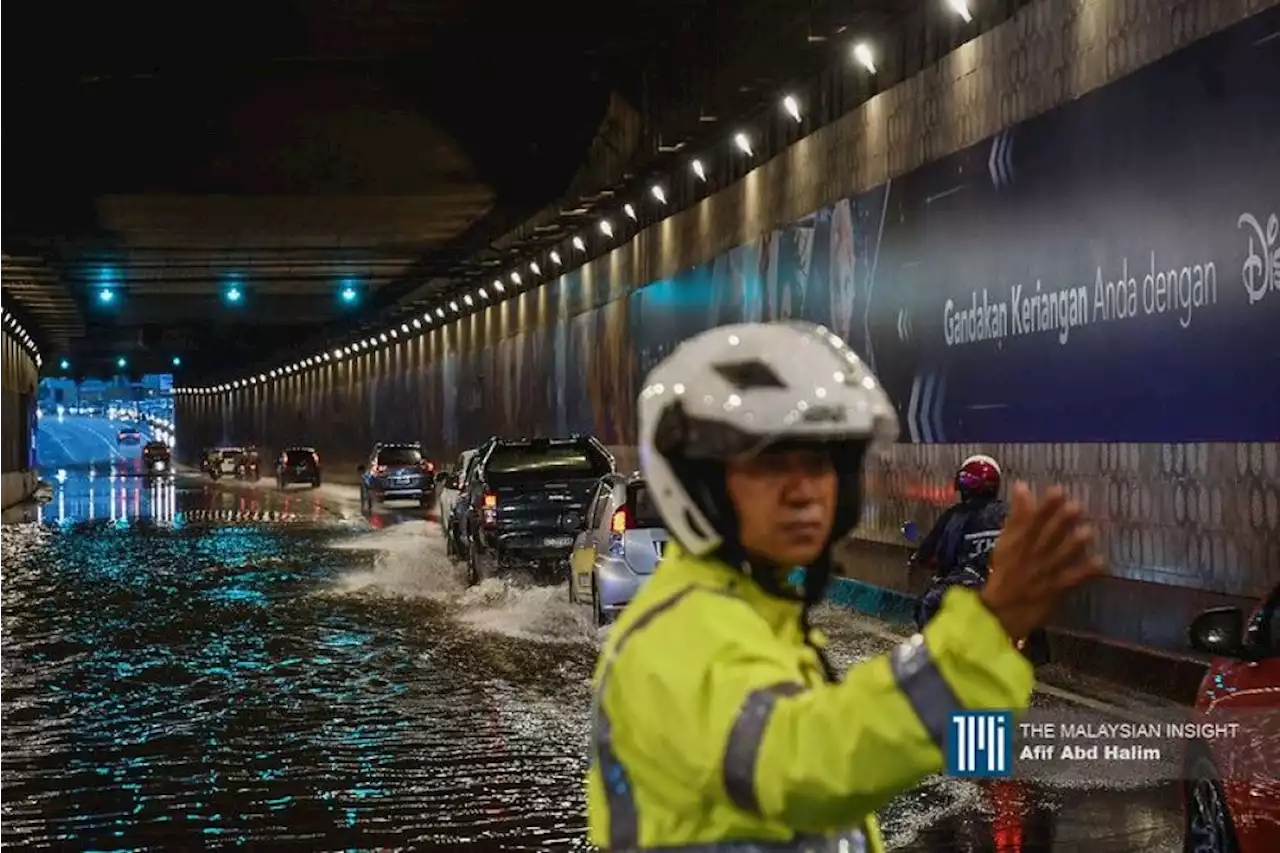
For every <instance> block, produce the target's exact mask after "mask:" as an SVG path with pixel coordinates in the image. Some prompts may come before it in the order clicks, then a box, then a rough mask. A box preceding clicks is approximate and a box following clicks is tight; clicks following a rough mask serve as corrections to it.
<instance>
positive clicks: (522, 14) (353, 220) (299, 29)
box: [3, 0, 803, 376]
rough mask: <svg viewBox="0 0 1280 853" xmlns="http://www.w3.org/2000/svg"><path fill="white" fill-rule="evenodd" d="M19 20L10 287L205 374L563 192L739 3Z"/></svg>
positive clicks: (116, 345)
mask: <svg viewBox="0 0 1280 853" xmlns="http://www.w3.org/2000/svg"><path fill="white" fill-rule="evenodd" d="M757 5H770V4H769V3H767V2H766V3H763V4H757ZM773 5H776V4H773ZM802 5H803V4H802ZM745 8H746V7H745V6H744V9H745ZM802 12H803V9H802ZM737 15H738V18H739V19H740V21H739V24H740V25H743V26H747V25H749V17H750V16H749V14H748V13H747V12H745V11H743V10H738V12H737ZM6 20H7V21H8V26H7V27H6V28H5V36H6V44H5V47H6V48H7V53H8V56H9V58H10V59H11V62H10V63H8V64H7V66H6V70H7V71H9V73H8V74H7V75H6V78H7V79H6V86H5V95H6V101H7V103H6V109H5V117H6V119H7V122H8V128H7V131H8V133H7V139H6V140H5V143H6V152H5V166H6V167H7V168H6V175H5V177H6V179H7V180H6V186H5V191H6V192H5V205H4V243H3V249H4V259H3V261H4V290H5V297H6V307H10V308H11V310H12V309H14V306H15V305H16V309H17V310H21V311H22V312H23V314H24V315H25V316H27V317H28V318H30V319H32V320H33V321H34V323H35V325H37V326H39V327H40V328H41V329H42V330H43V332H44V333H45V335H46V338H47V340H46V341H45V345H46V347H47V348H49V349H50V350H51V353H57V354H58V355H59V356H60V357H66V358H69V359H70V360H71V361H73V363H74V364H75V368H74V369H76V370H77V371H84V372H103V371H105V370H108V369H110V366H111V365H112V364H113V363H114V360H115V358H116V357H117V356H119V355H122V354H123V355H127V356H128V357H129V358H130V359H131V360H132V366H133V368H134V369H135V370H144V369H154V368H156V367H159V366H163V365H167V364H169V361H170V359H171V358H172V357H173V356H174V355H179V356H181V357H182V358H183V360H184V367H183V369H184V371H187V372H189V373H190V374H191V375H192V376H197V375H200V374H201V373H205V372H209V371H216V370H221V369H225V368H226V367H227V366H228V363H229V362H238V363H240V364H243V363H250V362H252V361H254V360H256V359H259V358H263V357H265V356H266V355H268V354H269V353H270V352H272V351H273V350H274V349H278V348H284V347H289V346H292V345H294V344H296V343H297V342H299V341H301V340H303V339H308V338H314V337H315V336H316V335H317V334H321V333H323V332H324V331H325V330H326V329H327V328H336V327H337V326H338V325H339V324H342V323H346V322H348V321H349V319H352V318H350V315H352V314H359V313H360V312H361V311H362V310H369V306H371V305H373V304H377V303H381V304H385V303H386V302H387V299H388V298H391V299H394V298H396V296H397V294H398V293H400V292H408V290H409V289H411V287H412V286H413V283H412V282H410V281H408V280H407V279H408V278H409V277H410V272H411V271H412V274H413V276H415V277H418V278H419V279H420V277H421V276H422V274H423V270H424V269H428V270H429V269H430V262H431V259H432V258H433V257H436V256H447V255H452V256H454V257H456V256H457V254H458V253H459V252H460V251H475V250H476V249H479V248H482V247H483V246H484V245H485V241H487V240H491V239H492V238H493V236H495V235H494V233H493V228H492V223H493V222H495V221H498V220H500V221H503V222H510V221H511V216H512V212H513V211H517V212H525V215H527V214H528V213H532V212H533V211H534V210H536V209H537V207H539V206H540V205H543V204H545V203H547V202H549V201H551V200H552V199H554V198H555V197H557V196H558V194H560V193H562V192H563V191H564V189H565V187H566V184H567V183H568V181H569V179H570V178H571V176H572V175H573V173H574V171H575V169H576V168H577V167H578V166H579V165H580V164H581V162H582V159H583V156H584V153H585V151H586V149H587V147H588V145H589V144H590V142H591V140H592V138H593V137H594V136H595V133H596V130H597V127H598V126H599V124H600V121H601V119H602V116H603V114H604V110H605V106H606V104H607V101H608V98H609V95H610V93H611V92H616V93H619V94H621V95H622V96H623V97H624V98H627V99H628V100H629V101H630V102H633V103H636V104H640V105H642V104H643V102H644V101H645V100H646V92H647V90H648V87H649V86H650V85H652V84H653V79H652V75H653V74H654V69H655V67H656V68H659V69H661V68H664V67H665V68H669V69H678V68H679V67H680V66H681V64H682V63H684V64H686V65H690V64H692V65H706V64H707V62H708V61H715V57H711V58H710V60H709V59H708V57H706V56H698V55H697V54H698V51H699V46H700V45H702V44H704V43H706V38H705V37H706V36H707V34H708V33H712V32H714V31H716V29H717V28H720V29H723V28H724V26H725V21H726V15H725V12H724V10H722V9H717V8H716V4H714V3H712V2H710V0H618V2H614V3H610V4H605V5H600V4H595V3H587V2H584V0H562V1H561V2H557V3H551V4H527V3H498V2H485V0H426V1H425V2H424V0H366V2H363V3H352V2H347V0H318V2H302V0H295V2H270V0H254V2H245V0H232V2H230V3H222V4H216V5H213V6H200V7H193V6H191V5H190V4H182V3H178V4H174V3H160V2H154V0H152V2H140V3H133V4H124V5H120V4H78V3H77V4H73V3H70V2H65V0H47V2H41V3H30V4H22V5H21V6H19V7H15V9H14V10H11V12H10V13H9V15H8V16H7V18H6ZM655 57H661V61H660V62H655ZM646 67H647V68H648V72H647V73H645V72H644V71H643V69H645V68H646ZM9 69H12V70H9ZM642 77H643V78H644V82H642ZM669 82H670V81H668V83H669ZM668 88H670V87H669V86H668ZM424 264H425V266H424ZM233 282H235V283H238V284H239V286H240V287H241V288H242V292H243V293H244V298H243V299H242V300H241V301H240V303H239V304H237V305H230V304H228V303H227V301H226V300H225V299H224V293H225V290H226V288H227V287H229V286H230V284H231V283H233ZM344 282H351V283H353V284H354V286H355V288H356V290H357V291H358V292H359V294H360V298H359V299H358V300H357V303H356V304H354V305H351V304H343V303H342V301H341V300H340V299H339V298H338V291H339V289H340V287H341V283H344ZM103 287H106V288H108V289H111V290H112V291H113V293H114V294H116V296H115V298H113V299H112V300H111V302H110V303H106V304H104V303H102V302H101V301H100V300H99V298H98V294H99V291H100V290H101V289H102V288H103Z"/></svg>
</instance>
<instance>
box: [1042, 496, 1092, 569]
mask: <svg viewBox="0 0 1280 853" xmlns="http://www.w3.org/2000/svg"><path fill="white" fill-rule="evenodd" d="M1082 512H1083V509H1082V508H1081V506H1080V504H1078V503H1076V502H1075V501H1066V502H1065V503H1061V504H1059V505H1058V510H1057V512H1055V513H1054V514H1053V515H1051V516H1050V517H1049V518H1047V519H1046V520H1045V524H1044V528H1043V529H1041V531H1040V536H1039V538H1038V539H1037V541H1036V551H1037V553H1039V554H1044V555H1045V556H1046V557H1048V558H1050V559H1053V558H1054V557H1055V556H1056V555H1057V553H1058V551H1059V550H1060V549H1062V548H1063V547H1064V546H1065V545H1067V544H1068V543H1070V541H1071V537H1072V535H1073V534H1074V533H1075V532H1077V531H1078V530H1079V529H1080V526H1081V522H1080V515H1081V513H1082Z"/></svg>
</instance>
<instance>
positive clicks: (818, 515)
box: [727, 449, 838, 567]
mask: <svg viewBox="0 0 1280 853" xmlns="http://www.w3.org/2000/svg"><path fill="white" fill-rule="evenodd" d="M727 480H728V489H729V499H730V500H731V501H733V508H734V509H735V510H736V511H737V513H738V520H739V523H740V529H741V533H740V535H741V538H742V546H743V548H745V549H746V550H747V552H748V553H750V554H753V555H755V556H757V557H763V558H764V559H766V560H768V561H770V562H772V563H775V564H777V565H779V566H785V567H791V566H805V565H808V564H810V563H812V562H813V560H814V559H815V558H816V557H817V556H818V555H819V554H820V553H822V548H823V546H824V545H826V543H827V539H828V538H829V537H830V536H831V525H832V524H833V523H834V521H835V512H836V487H837V484H838V481H837V477H836V471H835V468H834V466H833V465H832V463H831V457H830V456H829V455H828V454H827V453H825V452H823V451H820V450H806V449H801V450H795V449H788V450H766V451H764V452H762V453H758V454H755V455H753V456H747V457H743V458H740V459H736V460H734V461H732V462H730V463H729V466H728V477H727Z"/></svg>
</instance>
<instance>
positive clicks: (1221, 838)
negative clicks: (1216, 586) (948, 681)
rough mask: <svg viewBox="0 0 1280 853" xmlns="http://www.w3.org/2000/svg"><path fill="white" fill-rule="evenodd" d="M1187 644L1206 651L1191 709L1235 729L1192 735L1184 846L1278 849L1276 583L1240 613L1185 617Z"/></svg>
mask: <svg viewBox="0 0 1280 853" xmlns="http://www.w3.org/2000/svg"><path fill="white" fill-rule="evenodd" d="M1188 635H1189V639H1190V641H1191V646H1192V648H1194V649H1196V650H1197V651H1200V652H1204V653H1206V654H1209V655H1212V656H1213V660H1212V663H1211V664H1210V665H1209V668H1208V670H1207V671H1206V673H1205V676H1204V678H1203V679H1202V680H1201V682H1200V689H1199V690H1198V691H1197V693H1196V701H1195V706H1194V710H1193V713H1192V721H1193V722H1196V723H1205V722H1208V723H1217V722H1222V723H1232V722H1235V723H1238V724H1239V727H1240V733H1239V734H1238V735H1237V736H1235V737H1224V738H1212V739H1207V740H1200V741H1193V742H1192V743H1191V744H1190V745H1189V746H1188V748H1187V750H1186V756H1185V762H1186V767H1185V768H1184V773H1183V778H1184V779H1185V780H1186V781H1184V783H1183V792H1182V793H1183V814H1184V817H1185V825H1184V831H1185V836H1184V845H1183V846H1184V849H1185V850H1187V851H1205V853H1219V851H1220V853H1274V851H1276V850H1280V585H1278V586H1276V588H1275V589H1273V590H1271V592H1270V594H1268V595H1266V596H1264V597H1263V599H1262V601H1261V602H1259V604H1258V606H1257V607H1256V608H1254V610H1253V612H1252V613H1251V614H1249V615H1248V616H1247V617H1246V615H1245V613H1244V611H1243V610H1242V609H1241V608H1238V607H1215V608H1213V609H1211V610H1206V611H1204V612H1203V613H1201V614H1200V615H1199V616H1197V617H1196V618H1195V619H1194V620H1192V622H1191V626H1190V628H1189V629H1188Z"/></svg>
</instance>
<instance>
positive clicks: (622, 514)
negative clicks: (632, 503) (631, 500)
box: [609, 507, 631, 536]
mask: <svg viewBox="0 0 1280 853" xmlns="http://www.w3.org/2000/svg"><path fill="white" fill-rule="evenodd" d="M609 529H610V530H611V531H613V535H614V536H621V535H622V534H623V533H625V532H627V531H628V530H630V529H631V517H630V516H629V515H627V508H626V507H623V508H621V509H619V510H618V511H617V512H615V513H614V514H613V518H612V519H611V520H610V522H609Z"/></svg>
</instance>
